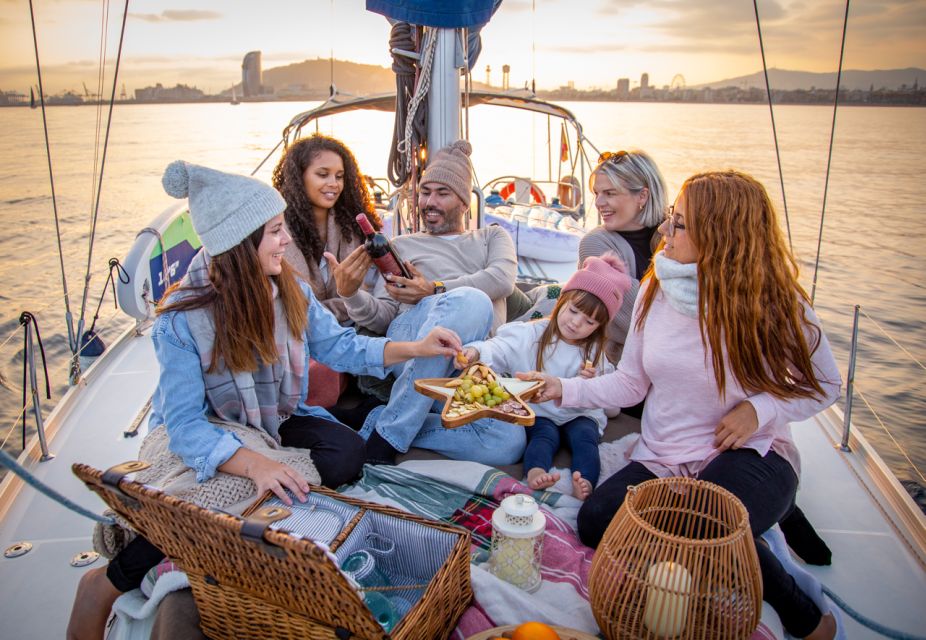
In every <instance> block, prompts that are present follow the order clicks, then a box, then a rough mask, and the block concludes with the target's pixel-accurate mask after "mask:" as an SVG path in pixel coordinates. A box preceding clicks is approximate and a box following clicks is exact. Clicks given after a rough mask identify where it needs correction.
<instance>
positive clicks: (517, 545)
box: [489, 494, 547, 591]
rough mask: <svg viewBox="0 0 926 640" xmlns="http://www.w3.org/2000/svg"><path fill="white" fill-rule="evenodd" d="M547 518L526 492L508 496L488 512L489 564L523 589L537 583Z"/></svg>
mask: <svg viewBox="0 0 926 640" xmlns="http://www.w3.org/2000/svg"><path fill="white" fill-rule="evenodd" d="M546 525H547V518H546V516H545V515H543V514H542V513H540V508H539V507H538V506H537V502H536V501H535V500H534V499H533V498H532V497H530V496H526V495H522V494H519V495H516V496H508V497H507V498H505V499H504V500H502V503H501V505H499V507H498V509H496V510H495V512H494V513H493V514H492V551H491V557H490V559H489V567H490V570H491V571H492V573H493V574H495V575H496V576H497V577H499V578H501V579H502V580H505V581H506V582H510V583H511V584H513V585H514V586H516V587H519V588H521V589H524V590H525V591H534V590H536V589H537V588H538V587H540V580H541V579H540V560H541V555H542V553H543V531H544V529H545V528H546Z"/></svg>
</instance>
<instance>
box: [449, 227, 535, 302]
mask: <svg viewBox="0 0 926 640" xmlns="http://www.w3.org/2000/svg"><path fill="white" fill-rule="evenodd" d="M483 231H484V232H485V234H484V235H483V236H481V237H480V236H479V235H478V234H477V235H476V236H475V237H477V238H480V240H481V241H483V242H484V243H485V247H486V249H485V251H486V265H485V268H484V269H481V270H479V271H476V272H474V273H472V274H468V275H461V276H458V277H456V278H451V279H449V280H445V281H444V286H446V287H447V289H456V288H458V287H474V288H476V289H479V290H480V291H482V292H483V293H485V294H486V295H487V296H489V298H490V299H491V300H498V299H499V298H507V297H508V296H510V295H511V292H512V291H514V282H515V278H516V277H517V275H518V258H517V255H516V254H515V250H514V243H513V242H512V241H511V236H509V235H508V232H507V231H505V230H504V229H502V228H501V227H498V226H489V227H486V228H485V229H483Z"/></svg>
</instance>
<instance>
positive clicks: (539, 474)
mask: <svg viewBox="0 0 926 640" xmlns="http://www.w3.org/2000/svg"><path fill="white" fill-rule="evenodd" d="M558 480H559V473H557V472H556V471H554V472H553V473H547V470H546V469H541V468H540V467H534V468H533V469H531V470H530V471H528V472H527V486H529V487H530V488H531V489H533V490H534V491H537V490H539V489H549V488H550V487H552V486H553V485H554V484H556V482H557V481H558Z"/></svg>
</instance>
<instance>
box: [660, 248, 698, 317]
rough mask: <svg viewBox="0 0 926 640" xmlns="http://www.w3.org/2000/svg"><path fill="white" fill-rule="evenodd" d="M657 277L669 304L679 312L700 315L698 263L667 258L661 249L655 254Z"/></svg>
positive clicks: (694, 315) (690, 315)
mask: <svg viewBox="0 0 926 640" xmlns="http://www.w3.org/2000/svg"><path fill="white" fill-rule="evenodd" d="M655 259H656V277H657V278H658V279H659V287H660V288H661V289H662V290H663V291H664V292H665V294H666V298H668V300H669V304H671V305H672V308H674V309H675V310H676V311H678V312H679V313H682V314H684V315H686V316H689V317H692V318H697V317H698V265H697V264H695V263H693V262H692V263H690V264H682V263H681V262H676V261H675V260H673V259H672V258H667V257H666V255H665V252H663V251H660V252H659V253H657V254H656V256H655Z"/></svg>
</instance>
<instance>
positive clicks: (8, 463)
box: [0, 449, 116, 524]
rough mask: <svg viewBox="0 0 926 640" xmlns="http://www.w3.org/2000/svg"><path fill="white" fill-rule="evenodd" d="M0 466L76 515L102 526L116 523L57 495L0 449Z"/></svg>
mask: <svg viewBox="0 0 926 640" xmlns="http://www.w3.org/2000/svg"><path fill="white" fill-rule="evenodd" d="M0 466H3V467H6V468H7V469H9V470H10V471H12V472H13V473H14V474H16V475H17V476H19V477H20V478H22V481H23V482H25V483H26V484H27V485H29V486H30V487H33V488H35V489H38V490H39V491H40V492H41V493H44V494H45V495H46V496H48V497H49V498H51V499H52V500H54V501H55V502H57V503H58V504H60V505H61V506H62V507H64V508H66V509H70V510H71V511H73V512H74V513H76V514H77V515H81V516H83V517H85V518H90V519H91V520H94V521H96V522H102V523H103V524H115V522H116V521H115V520H113V519H112V518H107V517H105V516H101V515H97V514H95V513H93V512H92V511H90V510H89V509H85V508H84V507H82V506H80V505H79V504H77V503H76V502H74V501H73V500H71V499H70V498H67V497H65V496H64V495H62V494H60V493H58V492H57V491H55V490H54V489H52V488H51V487H49V486H48V485H47V484H45V483H44V482H42V481H41V480H39V479H38V478H36V477H35V476H34V475H32V474H31V473H30V472H29V471H28V470H27V469H26V468H25V467H23V466H22V465H21V464H19V463H18V462H16V460H15V459H14V458H13V456H11V455H10V454H8V453H7V452H6V451H3V450H2V449H0Z"/></svg>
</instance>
